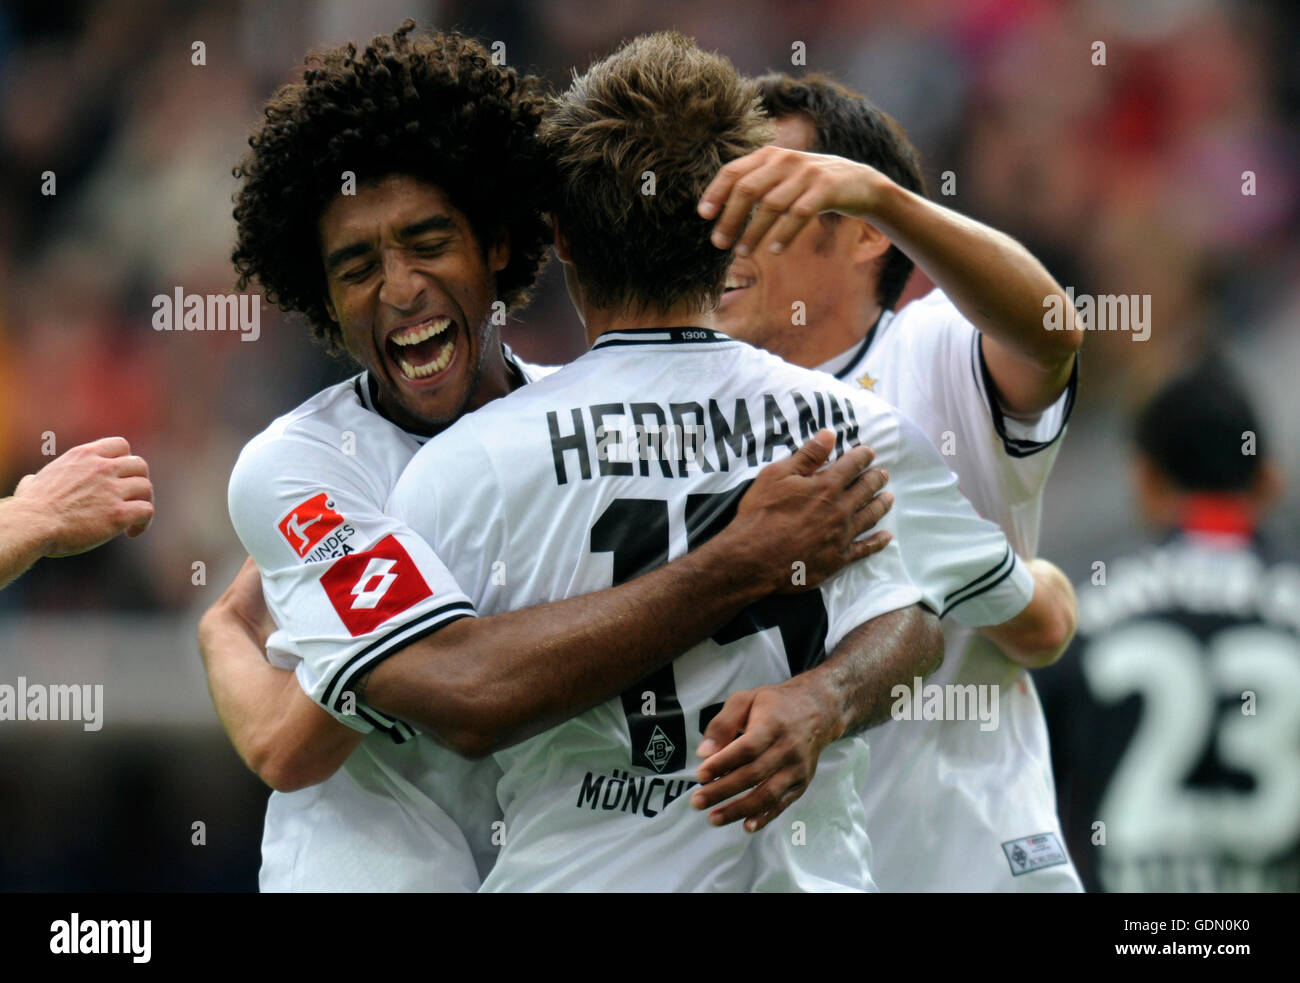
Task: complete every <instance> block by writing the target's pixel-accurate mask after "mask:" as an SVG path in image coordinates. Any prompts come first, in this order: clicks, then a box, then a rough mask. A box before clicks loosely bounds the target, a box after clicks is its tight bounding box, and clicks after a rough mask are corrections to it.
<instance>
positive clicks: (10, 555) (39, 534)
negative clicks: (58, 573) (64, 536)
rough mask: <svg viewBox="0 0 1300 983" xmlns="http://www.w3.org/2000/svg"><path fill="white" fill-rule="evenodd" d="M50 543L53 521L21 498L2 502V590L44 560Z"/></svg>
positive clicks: (0, 559)
mask: <svg viewBox="0 0 1300 983" xmlns="http://www.w3.org/2000/svg"><path fill="white" fill-rule="evenodd" d="M49 540H50V533H49V522H48V519H47V518H46V517H45V515H43V514H42V512H41V511H40V510H39V509H35V508H33V507H32V506H31V505H29V504H28V503H26V502H24V501H23V500H22V499H19V498H5V499H0V587H5V586H7V585H8V584H9V583H11V582H12V581H13V580H15V579H16V578H18V577H19V576H21V575H22V574H23V572H24V571H26V570H27V569H28V568H29V567H31V565H32V564H33V563H35V562H36V561H37V560H39V559H40V558H41V557H43V556H44V555H45V554H46V552H47V550H48V545H47V544H48V543H49Z"/></svg>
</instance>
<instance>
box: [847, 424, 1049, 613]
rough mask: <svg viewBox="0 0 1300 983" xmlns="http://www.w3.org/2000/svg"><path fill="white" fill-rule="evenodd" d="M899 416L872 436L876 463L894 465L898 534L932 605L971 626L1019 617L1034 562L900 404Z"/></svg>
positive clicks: (891, 477) (1030, 589)
mask: <svg viewBox="0 0 1300 983" xmlns="http://www.w3.org/2000/svg"><path fill="white" fill-rule="evenodd" d="M869 412H871V410H870V409H869V408H866V407H864V408H863V409H861V410H859V413H869ZM893 417H894V420H895V421H896V426H895V427H894V428H893V434H892V435H891V434H889V433H888V432H886V433H884V434H883V435H875V434H873V436H872V437H871V438H870V439H864V443H867V444H868V445H869V446H871V447H872V448H874V449H875V450H876V459H875V461H873V462H872V463H873V466H875V467H883V468H885V469H886V470H887V471H888V472H889V484H888V486H887V487H888V488H889V490H890V491H892V492H893V494H894V507H893V509H892V511H891V514H892V515H893V517H894V518H893V521H894V523H895V526H896V530H897V531H896V537H897V538H896V540H895V541H896V542H897V543H898V545H899V547H900V549H901V550H902V557H903V564H904V566H905V567H906V569H907V572H908V574H909V575H910V576H911V579H912V581H913V582H914V583H915V584H916V586H917V587H918V588H919V589H920V591H921V594H922V596H923V597H924V599H925V603H926V605H927V606H928V607H930V608H931V609H932V610H933V611H934V612H935V613H936V614H938V615H939V616H940V617H943V616H945V615H949V614H951V615H952V616H953V617H954V618H956V619H957V620H958V621H959V622H961V623H962V624H963V625H966V626H967V627H971V628H978V627H981V626H983V625H996V624H1001V623H1002V622H1004V621H1007V620H1008V619H1010V618H1014V617H1015V616H1016V615H1017V614H1019V613H1020V612H1021V611H1022V610H1024V608H1025V605H1027V604H1028V603H1029V601H1030V598H1031V597H1033V593H1034V583H1033V576H1032V574H1031V573H1030V572H1029V569H1028V568H1027V567H1026V566H1025V564H1024V563H1023V562H1022V561H1021V560H1020V558H1019V557H1017V556H1016V554H1015V551H1014V550H1012V549H1011V544H1010V543H1009V542H1007V538H1006V536H1005V535H1004V534H1003V532H1002V530H1001V529H999V528H998V526H997V525H996V524H995V523H992V522H989V521H988V520H987V519H982V518H980V516H979V515H978V514H977V513H976V512H975V509H974V507H973V506H972V505H971V504H970V502H968V501H967V500H966V498H965V497H964V496H963V495H962V494H961V492H960V491H959V490H958V488H957V476H956V475H955V474H953V473H952V472H951V471H950V470H948V466H947V465H946V464H945V463H944V460H943V458H942V457H941V456H940V454H939V452H938V450H936V449H935V447H934V445H933V444H931V443H930V441H929V439H928V438H927V437H926V435H925V434H924V433H922V432H921V429H920V428H919V427H918V426H917V425H916V424H915V423H913V422H912V421H911V420H909V419H908V418H907V417H905V416H903V414H901V413H898V412H897V411H894V413H893ZM874 559H875V558H874V557H873V558H872V562H874Z"/></svg>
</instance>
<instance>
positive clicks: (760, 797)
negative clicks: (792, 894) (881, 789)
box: [691, 605, 943, 832]
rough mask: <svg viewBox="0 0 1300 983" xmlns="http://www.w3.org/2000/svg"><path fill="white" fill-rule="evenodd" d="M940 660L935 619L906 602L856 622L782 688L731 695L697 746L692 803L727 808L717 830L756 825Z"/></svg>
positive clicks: (717, 813)
mask: <svg viewBox="0 0 1300 983" xmlns="http://www.w3.org/2000/svg"><path fill="white" fill-rule="evenodd" d="M942 661H943V633H942V632H941V631H940V629H939V619H938V618H937V617H935V616H934V615H933V614H932V613H930V612H929V611H927V610H925V609H924V608H922V607H921V606H920V605H912V606H911V607H907V608H902V609H900V610H897V611H891V612H889V613H888V614H884V615H881V616H880V617H877V618H873V619H872V620H871V621H869V622H867V623H866V624H864V625H859V626H858V627H857V628H855V629H854V630H853V631H851V632H849V633H848V634H847V635H846V636H845V637H844V638H843V639H842V640H841V641H840V644H839V645H837V646H836V647H835V651H834V652H832V653H831V655H830V656H829V657H828V658H827V659H826V661H825V662H823V663H822V664H821V665H820V666H817V667H815V668H813V669H810V670H808V671H807V672H804V673H800V674H799V675H798V676H795V677H793V678H792V679H790V680H789V681H788V682H785V683H781V684H779V685H776V686H763V687H760V688H758V689H753V690H745V691H743V692H740V693H733V694H732V695H731V697H730V698H728V700H727V702H726V703H725V704H724V705H723V708H722V710H721V711H720V712H719V713H718V715H717V716H716V717H714V718H713V720H712V721H711V722H710V724H709V727H708V729H707V730H706V731H705V734H704V740H703V741H702V742H701V744H700V747H699V748H698V753H699V754H700V756H701V757H704V758H705V760H704V762H703V763H702V764H701V765H700V767H699V770H698V772H697V774H696V777H697V778H698V780H699V782H700V788H699V789H697V790H696V791H695V792H694V794H693V795H692V796H691V804H692V805H693V806H695V808H697V809H709V808H712V807H714V806H717V805H718V803H724V804H723V805H721V806H719V807H718V808H716V809H714V810H713V812H712V813H710V815H709V821H710V822H711V823H713V824H714V825H717V826H722V825H726V824H727V823H732V822H735V821H737V820H740V819H743V820H745V828H746V829H747V830H749V831H750V832H754V831H756V830H759V829H762V828H763V826H765V825H767V824H768V823H769V822H771V821H772V820H773V819H774V818H776V817H777V816H778V815H780V814H781V813H782V812H783V811H784V810H785V809H786V807H788V806H789V805H790V803H792V802H794V801H795V800H796V799H798V798H799V796H801V795H802V794H803V793H804V790H805V789H807V787H808V785H809V783H810V782H811V781H812V779H813V776H814V775H815V774H816V771H817V759H818V758H819V756H820V755H821V752H822V751H823V750H824V749H825V748H826V746H827V745H829V744H830V743H831V742H832V741H835V740H837V739H839V738H840V737H843V736H845V735H847V734H854V733H857V732H858V731H860V730H863V729H865V728H868V727H873V726H875V725H877V724H880V723H883V722H884V721H885V720H887V719H889V708H890V706H891V704H892V703H893V700H894V698H893V696H892V691H893V689H894V687H895V686H897V685H899V684H900V683H901V684H904V685H909V686H910V685H911V684H912V681H913V679H914V678H915V677H917V676H927V675H929V674H930V673H932V672H934V670H936V669H937V668H938V667H939V665H940V664H941V663H942ZM741 793H745V794H743V795H742V794H741ZM734 796H740V797H739V798H733V797H734ZM729 799H730V800H731V801H727V800H729Z"/></svg>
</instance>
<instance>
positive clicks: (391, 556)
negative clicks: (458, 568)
mask: <svg viewBox="0 0 1300 983" xmlns="http://www.w3.org/2000/svg"><path fill="white" fill-rule="evenodd" d="M320 583H321V586H322V587H324V588H325V593H326V594H328V595H329V599H330V603H331V604H333V605H334V610H335V611H337V612H338V615H339V617H340V618H341V619H342V620H343V624H345V625H347V629H348V631H349V632H351V633H352V635H353V637H356V636H357V635H365V634H367V633H369V632H372V631H374V630H375V629H376V628H378V627H379V626H380V625H382V624H383V623H384V622H385V621H387V620H388V619H389V618H392V617H393V616H395V615H398V614H401V613H402V612H403V611H405V610H407V609H408V608H410V607H412V606H413V605H415V604H418V603H419V602H420V601H423V600H424V599H425V598H426V597H432V596H433V590H432V589H431V588H430V587H429V585H428V584H427V583H426V582H425V579H424V577H423V576H421V574H420V570H419V568H418V567H417V566H416V565H415V561H414V560H412V559H411V557H410V554H408V553H407V552H406V550H405V549H403V548H402V544H401V543H399V542H398V541H397V538H396V537H394V536H385V537H384V538H383V539H381V540H380V541H379V542H378V543H376V544H375V546H374V547H373V548H372V549H369V550H366V552H364V553H353V554H351V555H349V556H345V557H343V558H342V559H341V560H336V561H335V562H334V564H333V565H332V566H331V567H330V568H329V569H328V570H326V571H325V573H324V574H322V575H321V578H320Z"/></svg>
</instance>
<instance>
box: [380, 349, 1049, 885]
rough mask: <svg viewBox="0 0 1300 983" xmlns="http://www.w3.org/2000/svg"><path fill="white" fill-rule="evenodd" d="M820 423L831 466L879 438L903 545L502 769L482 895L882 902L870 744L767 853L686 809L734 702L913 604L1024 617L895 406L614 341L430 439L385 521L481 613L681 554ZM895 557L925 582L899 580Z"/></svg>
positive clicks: (734, 355) (843, 749)
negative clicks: (708, 737)
mask: <svg viewBox="0 0 1300 983" xmlns="http://www.w3.org/2000/svg"><path fill="white" fill-rule="evenodd" d="M822 426H828V427H832V428H834V429H835V430H836V431H837V433H838V435H839V440H838V442H837V444H838V446H837V450H839V451H842V450H843V449H844V447H845V446H846V445H853V444H858V443H864V444H868V445H869V446H871V447H872V448H874V449H875V451H876V454H877V457H876V461H877V463H878V464H880V465H881V466H884V467H886V468H888V469H889V472H890V475H891V487H892V489H893V491H894V494H895V496H896V498H897V504H896V505H895V507H894V509H893V511H892V513H891V514H890V515H889V516H888V517H886V519H885V521H884V523H883V526H884V527H886V528H890V529H894V530H895V531H896V533H897V537H898V538H897V540H896V542H895V543H893V544H891V545H890V546H889V547H887V548H886V549H885V550H884V551H882V552H880V553H878V554H876V555H875V556H873V557H871V559H870V560H869V561H868V562H863V563H858V564H854V565H853V566H851V567H850V568H848V569H846V570H844V571H842V572H841V573H840V574H839V575H837V576H836V577H833V578H832V579H831V580H829V581H827V582H826V583H825V584H823V585H822V586H821V587H820V588H819V589H817V590H813V591H808V592H805V593H802V594H795V595H774V596H772V597H769V598H767V599H765V600H763V601H761V602H759V603H757V604H755V605H753V606H751V607H749V608H747V609H746V610H745V611H743V612H741V613H740V614H739V615H737V617H736V618H735V619H733V620H732V621H731V622H730V623H729V624H727V625H725V626H723V627H722V628H721V629H719V630H718V631H717V632H716V633H715V634H714V635H713V636H712V638H711V639H709V640H706V641H704V642H702V643H700V644H699V645H697V646H696V647H694V648H693V649H691V650H690V651H688V652H686V653H685V654H683V655H682V656H681V657H679V658H678V659H677V660H676V661H675V662H674V663H673V664H671V665H668V666H665V667H664V668H663V669H661V670H659V671H657V672H655V673H652V674H651V675H650V676H648V677H646V678H645V679H643V680H642V681H640V682H638V683H636V684H634V685H633V686H631V687H630V688H629V689H628V690H627V691H626V692H624V693H623V694H622V695H621V696H620V697H617V698H615V699H611V700H609V701H608V702H606V703H604V704H602V705H600V706H598V707H595V708H594V709H592V710H589V711H588V712H586V713H583V714H581V715H580V716H578V717H575V718H573V719H572V720H569V721H568V722H566V723H563V724H560V725H558V726H556V727H554V728H552V729H551V730H549V731H547V732H545V733H543V734H541V735H539V736H537V737H534V738H532V739H530V740H527V741H524V742H523V743H521V744H518V745H516V746H514V747H511V748H508V749H506V750H504V751H502V752H500V753H498V754H497V755H496V759H497V761H498V762H499V763H500V765H501V767H502V770H503V775H502V778H501V781H500V784H499V786H498V789H499V792H498V798H499V800H500V804H501V806H502V808H503V810H504V813H505V821H506V827H505V844H504V846H503V847H502V848H501V851H500V855H499V857H498V860H497V864H496V866H495V867H494V868H493V869H492V872H491V873H490V874H489V875H488V877H487V878H486V879H485V881H484V884H483V889H484V890H505V891H522V890H581V891H687V890H727V891H742V890H870V889H872V888H873V887H874V885H873V882H872V879H871V874H870V869H869V850H870V845H869V841H868V839H867V836H866V830H865V816H864V812H863V809H862V803H861V800H860V797H859V795H858V792H857V788H858V787H859V783H860V782H861V781H862V780H863V777H864V776H863V773H864V771H865V767H866V764H867V754H866V748H865V742H864V739H863V738H862V737H861V736H859V737H856V738H852V739H846V740H843V741H838V742H836V743H835V744H833V745H832V746H831V747H829V748H827V749H826V751H825V752H824V753H823V755H822V757H821V760H820V762H819V764H818V768H817V777H816V780H815V782H813V783H812V785H811V787H810V788H809V789H808V791H807V792H805V794H804V795H803V797H802V798H800V799H799V800H798V801H797V802H795V803H794V805H792V806H791V807H790V808H789V809H788V810H787V811H786V813H785V814H783V816H782V817H781V820H780V821H779V822H776V823H774V824H771V825H769V826H768V827H767V828H765V829H764V830H762V831H761V832H759V833H758V834H755V835H750V834H747V833H745V832H744V830H743V829H742V828H740V827H739V825H737V826H731V827H727V828H725V829H717V828H715V827H713V826H711V825H710V824H709V822H708V820H707V815H706V814H705V813H702V812H700V811H698V810H696V809H694V808H692V807H691V805H690V802H689V793H690V790H691V788H692V787H693V786H694V785H695V784H696V782H695V780H694V777H693V775H694V772H695V769H696V767H697V766H698V764H699V760H698V759H697V758H696V757H695V748H696V746H697V745H698V743H699V741H700V740H701V737H702V734H703V731H704V729H705V727H706V726H707V724H708V722H709V720H711V719H712V717H713V715H714V714H716V713H717V711H718V710H719V709H720V708H721V706H722V704H723V702H724V701H725V700H726V698H727V696H728V695H729V694H731V693H733V692H735V691H737V690H741V689H748V688H751V687H756V686H761V685H765V684H772V683H780V682H783V681H785V680H787V679H789V678H790V677H791V676H792V675H794V674H796V673H798V672H801V671H803V670H805V669H807V668H809V667H810V666H812V665H815V664H816V663H817V662H819V661H821V660H822V659H823V658H824V657H825V655H826V653H827V652H829V651H830V650H832V649H833V648H834V646H835V645H836V644H837V643H838V642H839V641H840V639H841V638H842V637H843V636H844V635H845V634H846V633H847V632H848V631H850V630H851V629H853V628H855V627H856V626H858V625H860V624H863V623H865V622H867V621H869V620H871V619H872V618H874V617H876V616H878V615H880V614H884V613H886V612H888V611H891V610H895V609H898V608H900V607H904V606H906V605H909V604H912V603H915V602H917V601H918V600H922V599H924V600H925V601H926V602H927V603H929V604H931V605H932V606H934V607H936V608H937V607H940V606H943V605H944V604H945V600H946V601H947V603H949V604H954V603H959V601H960V597H959V596H958V595H962V596H968V597H969V601H968V602H967V603H966V604H962V605H961V606H960V607H958V608H957V609H956V611H957V612H958V613H960V614H961V615H964V616H965V617H968V618H969V619H970V620H971V623H974V624H987V623H991V622H999V621H1002V620H1005V619H1006V618H1008V617H1012V616H1014V615H1015V614H1016V613H1018V612H1019V611H1020V610H1021V609H1023V607H1024V606H1025V604H1026V603H1028V600H1029V597H1030V595H1031V593H1032V582H1031V579H1030V577H1029V575H1028V572H1027V571H1026V570H1025V568H1024V566H1023V564H1021V563H1020V562H1019V561H1017V560H1016V559H1015V557H1014V554H1012V553H1011V552H1010V550H1009V547H1008V546H1007V543H1006V539H1005V537H1004V536H1003V535H1002V534H1001V533H1000V532H999V531H998V530H997V527H996V526H994V525H993V524H992V523H989V522H985V521H984V520H981V519H979V518H978V516H976V515H975V513H974V512H973V511H972V510H971V508H970V506H969V504H967V503H966V502H965V501H964V500H963V499H962V498H961V496H960V494H959V493H958V492H957V489H956V479H955V478H954V477H953V475H952V473H951V472H950V471H949V470H948V469H947V467H946V466H945V465H944V463H943V461H942V459H941V458H940V457H939V455H938V453H937V452H936V451H935V450H934V448H933V447H932V446H931V445H930V444H929V442H928V441H927V440H926V439H925V437H924V435H922V434H921V433H920V431H919V430H917V429H916V427H915V426H914V425H912V424H911V423H909V422H908V421H906V420H904V419H903V418H902V417H901V416H900V415H899V414H898V413H897V412H896V411H895V410H893V409H892V408H891V407H889V406H888V405H886V404H885V403H884V401H882V400H880V399H877V398H876V397H874V396H872V395H871V394H869V393H861V392H854V391H852V390H851V389H850V388H849V387H847V386H845V385H842V384H840V383H837V382H834V381H833V380H830V379H828V378H826V376H825V375H822V374H820V373H816V372H812V371H809V370H806V369H801V368H797V367H795V366H792V365H789V364H788V363H786V362H783V361H781V360H780V359H778V358H775V357H774V356H772V355H769V354H768V353H766V352H761V351H759V350H757V349H755V348H752V347H750V346H749V345H746V344H743V343H741V342H737V341H734V340H732V339H730V338H728V337H726V336H725V335H722V334H719V333H717V332H714V331H711V330H706V329H701V328H677V329H646V330H631V331H617V332H610V333H607V334H606V335H604V336H603V337H601V338H600V339H599V340H598V341H597V342H596V344H595V346H594V347H593V349H592V350H591V351H590V352H588V353H587V354H585V355H583V356H582V357H580V358H579V359H577V361H575V362H573V363H572V364H570V365H568V366H566V367H564V368H562V369H560V370H559V371H558V372H556V373H555V374H554V375H552V376H550V377H548V378H546V379H544V380H542V381H540V382H537V383H535V384H533V385H531V386H527V387H525V388H523V389H520V390H518V391H516V392H515V393H512V394H511V395H510V396H508V397H506V398H504V399H500V400H497V401H495V402H493V403H491V404H489V405H488V406H485V407H483V408H482V409H481V410H479V411H477V412H475V413H472V414H469V415H468V416H466V417H464V418H463V419H462V420H460V421H459V422H458V423H457V424H456V425H455V426H453V427H451V428H449V429H448V430H446V431H444V432H443V433H441V434H439V435H438V436H437V437H436V438H435V439H433V440H431V441H430V442H429V443H428V444H426V445H425V447H424V448H423V449H422V450H421V451H420V452H419V453H418V454H417V455H416V456H415V458H414V459H413V460H412V462H411V464H410V465H409V466H408V468H407V469H406V472H405V473H404V474H403V475H402V478H401V480H400V481H399V482H398V484H397V487H396V489H395V490H394V493H393V497H392V499H391V500H390V502H389V508H388V511H389V512H390V513H391V514H392V515H394V516H396V517H397V518H398V519H399V520H400V521H403V522H405V523H406V524H407V525H408V526H409V527H410V528H411V529H412V530H413V531H415V532H416V533H417V534H419V535H421V536H423V537H424V538H425V539H427V540H429V541H431V542H436V543H437V544H438V548H439V555H440V556H441V557H442V558H443V559H444V561H446V562H447V563H448V565H449V567H450V568H451V570H452V572H453V574H454V576H455V577H456V579H457V581H458V582H459V583H460V584H461V585H462V586H463V587H464V588H465V590H466V591H467V592H468V594H469V595H470V597H471V598H472V599H473V601H474V604H475V606H476V608H477V610H478V611H479V612H480V613H481V614H485V615H486V614H492V613H496V612H500V611H507V610H514V609H517V608H523V607H528V606H530V605H535V604H541V603H545V602H549V601H557V600H560V599H562V598H566V597H572V596H575V595H578V594H584V593H588V592H590V591H595V590H601V589H603V588H607V587H609V586H611V584H618V583H622V582H624V581H626V580H629V579H630V578H632V577H634V576H636V575H637V574H639V573H641V572H643V571H646V570H649V569H652V568H654V567H656V566H658V565H660V564H662V563H664V562H665V561H667V560H668V559H670V558H673V557H676V556H680V555H681V554H682V553H684V552H686V551H687V549H688V548H690V547H692V546H694V545H697V544H699V543H700V542H702V541H703V540H705V539H707V538H708V537H709V536H711V535H712V534H713V533H715V532H717V531H718V530H719V529H720V528H721V527H722V526H723V525H725V523H726V522H727V521H728V520H729V518H730V517H731V515H732V514H733V513H734V510H735V506H736V503H737V502H738V500H739V498H740V496H741V495H742V494H743V493H744V490H745V489H746V487H747V486H748V485H749V484H750V482H751V481H752V479H753V478H754V476H755V475H756V474H757V473H758V471H759V469H760V468H761V467H762V465H764V464H765V463H767V462H769V461H772V460H774V459H779V458H781V457H785V456H787V455H788V454H790V453H791V452H792V451H794V450H795V449H796V447H797V446H798V444H799V443H802V441H803V440H804V439H806V438H807V437H808V436H810V435H811V434H812V433H813V432H815V431H816V430H817V429H819V428H821V427H822ZM909 509H910V513H909ZM900 542H901V543H904V544H908V548H909V549H910V550H912V551H913V552H915V553H916V554H917V560H916V562H915V569H916V570H917V571H919V572H920V573H921V574H926V573H933V577H932V578H931V579H929V580H927V579H926V578H925V577H924V576H916V575H915V574H914V576H913V578H912V579H913V580H916V582H917V584H916V585H914V584H913V583H912V582H911V580H909V578H908V576H907V574H906V573H905V572H904V566H903V557H902V555H901V554H900V550H899V547H898V545H897V544H898V543H900ZM918 585H919V586H920V590H919V591H918ZM672 616H673V613H672V612H671V611H665V612H664V617H666V618H671V617H672Z"/></svg>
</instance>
